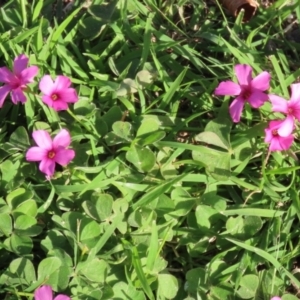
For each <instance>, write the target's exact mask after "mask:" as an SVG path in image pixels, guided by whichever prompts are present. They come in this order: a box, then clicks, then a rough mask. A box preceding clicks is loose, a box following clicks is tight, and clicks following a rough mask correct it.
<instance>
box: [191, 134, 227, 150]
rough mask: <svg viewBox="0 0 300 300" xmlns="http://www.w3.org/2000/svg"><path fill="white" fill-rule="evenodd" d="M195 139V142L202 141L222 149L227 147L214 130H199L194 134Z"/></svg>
mask: <svg viewBox="0 0 300 300" xmlns="http://www.w3.org/2000/svg"><path fill="white" fill-rule="evenodd" d="M195 140H196V141H197V142H203V143H206V144H210V145H214V146H218V147H220V148H223V149H228V146H227V145H226V144H224V142H223V140H222V139H220V138H219V136H218V135H217V134H216V133H214V132H210V131H205V132H201V133H199V134H197V135H196V136H195Z"/></svg>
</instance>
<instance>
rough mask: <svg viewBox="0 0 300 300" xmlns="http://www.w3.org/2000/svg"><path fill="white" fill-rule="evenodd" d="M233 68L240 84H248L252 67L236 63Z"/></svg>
mask: <svg viewBox="0 0 300 300" xmlns="http://www.w3.org/2000/svg"><path fill="white" fill-rule="evenodd" d="M234 70H235V74H236V77H237V79H238V81H239V84H240V85H244V86H247V85H250V83H251V80H252V68H251V67H250V66H248V65H236V66H235V67H234Z"/></svg>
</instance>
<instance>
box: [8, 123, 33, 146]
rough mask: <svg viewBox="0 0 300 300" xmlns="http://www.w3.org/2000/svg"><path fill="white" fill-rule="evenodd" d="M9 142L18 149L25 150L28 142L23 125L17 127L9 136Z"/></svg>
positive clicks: (28, 144)
mask: <svg viewBox="0 0 300 300" xmlns="http://www.w3.org/2000/svg"><path fill="white" fill-rule="evenodd" d="M9 142H10V143H11V144H12V145H13V146H14V147H15V148H16V149H18V150H22V151H25V150H27V149H28V147H29V146H30V143H29V138H28V134H27V131H26V129H25V128H24V127H23V126H20V127H18V128H17V129H16V130H15V131H14V132H13V133H12V135H11V136H10V138H9Z"/></svg>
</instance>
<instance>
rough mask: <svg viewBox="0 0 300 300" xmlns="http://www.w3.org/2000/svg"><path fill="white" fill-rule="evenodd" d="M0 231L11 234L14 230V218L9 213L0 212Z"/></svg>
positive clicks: (7, 234)
mask: <svg viewBox="0 0 300 300" xmlns="http://www.w3.org/2000/svg"><path fill="white" fill-rule="evenodd" d="M0 231H1V232H2V233H3V234H4V235H6V236H9V235H10V234H11V232H12V220H11V217H10V215H9V214H0Z"/></svg>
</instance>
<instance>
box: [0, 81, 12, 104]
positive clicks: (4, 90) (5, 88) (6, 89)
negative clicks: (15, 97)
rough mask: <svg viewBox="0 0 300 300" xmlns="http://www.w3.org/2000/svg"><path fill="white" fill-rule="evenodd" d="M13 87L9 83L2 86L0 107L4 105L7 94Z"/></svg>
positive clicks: (0, 89) (0, 88)
mask: <svg viewBox="0 0 300 300" xmlns="http://www.w3.org/2000/svg"><path fill="white" fill-rule="evenodd" d="M10 90H11V88H10V86H9V85H4V86H1V87H0V108H1V107H2V106H3V103H4V100H5V98H6V97H7V94H8V93H9V92H10Z"/></svg>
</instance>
